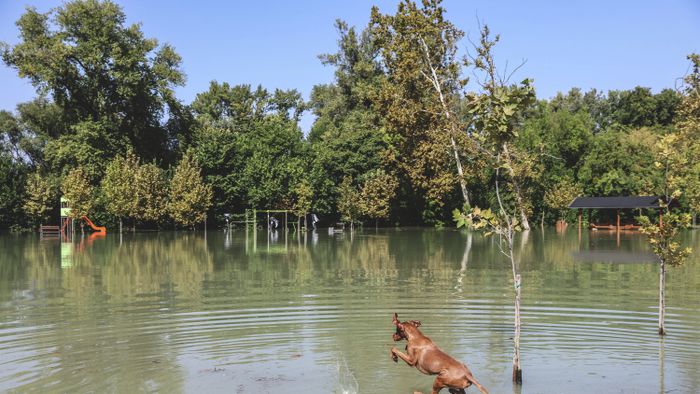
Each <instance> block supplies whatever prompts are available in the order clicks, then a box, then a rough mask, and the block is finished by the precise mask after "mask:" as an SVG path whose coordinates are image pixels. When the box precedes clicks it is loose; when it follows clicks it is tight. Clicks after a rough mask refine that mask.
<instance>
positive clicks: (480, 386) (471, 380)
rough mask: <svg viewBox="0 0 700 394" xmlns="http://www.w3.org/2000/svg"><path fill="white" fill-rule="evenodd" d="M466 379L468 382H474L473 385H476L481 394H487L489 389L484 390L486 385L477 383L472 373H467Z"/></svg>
mask: <svg viewBox="0 0 700 394" xmlns="http://www.w3.org/2000/svg"><path fill="white" fill-rule="evenodd" d="M467 380H469V381H470V382H472V383H473V384H474V386H476V388H478V389H479V391H481V393H482V394H489V391H488V390H486V387H484V386H482V385H481V383H479V381H478V380H476V378H475V377H474V375H472V374H467Z"/></svg>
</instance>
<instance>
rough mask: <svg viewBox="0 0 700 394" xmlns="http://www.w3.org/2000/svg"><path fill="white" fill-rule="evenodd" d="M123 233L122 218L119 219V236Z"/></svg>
mask: <svg viewBox="0 0 700 394" xmlns="http://www.w3.org/2000/svg"><path fill="white" fill-rule="evenodd" d="M121 233H122V218H121V216H120V217H119V234H121Z"/></svg>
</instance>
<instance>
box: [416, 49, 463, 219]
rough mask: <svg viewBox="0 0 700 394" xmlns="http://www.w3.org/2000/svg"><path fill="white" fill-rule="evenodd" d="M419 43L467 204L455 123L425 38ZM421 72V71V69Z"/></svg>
mask: <svg viewBox="0 0 700 394" xmlns="http://www.w3.org/2000/svg"><path fill="white" fill-rule="evenodd" d="M421 43H422V44H423V52H424V55H425V60H426V62H427V63H428V67H429V68H430V76H428V75H427V74H425V73H423V75H424V76H425V77H426V78H427V79H428V80H429V81H430V83H431V84H432V85H433V87H434V88H435V92H436V93H437V94H438V98H439V99H440V105H441V106H442V110H443V112H444V113H445V119H447V124H448V126H447V133H448V134H449V136H450V145H452V153H453V154H454V157H455V164H456V166H457V175H458V176H459V188H460V189H461V191H462V198H464V203H465V204H467V205H469V193H468V192H467V182H466V181H465V180H464V171H463V170H462V160H461V159H460V158H459V148H458V147H457V141H456V140H455V137H454V129H455V125H454V124H453V121H454V120H453V119H452V117H451V114H450V108H449V107H448V106H447V102H446V101H445V96H444V94H443V93H442V87H441V83H440V78H438V76H437V72H436V71H435V67H433V65H432V63H431V62H430V50H429V49H428V45H427V44H426V43H425V40H423V39H422V38H421ZM421 72H423V71H421Z"/></svg>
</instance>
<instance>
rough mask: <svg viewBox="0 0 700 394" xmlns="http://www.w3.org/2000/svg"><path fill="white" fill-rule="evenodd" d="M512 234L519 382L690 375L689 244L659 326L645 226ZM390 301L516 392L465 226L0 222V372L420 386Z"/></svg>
mask: <svg viewBox="0 0 700 394" xmlns="http://www.w3.org/2000/svg"><path fill="white" fill-rule="evenodd" d="M684 237H685V238H684V242H685V243H687V244H691V245H693V246H694V247H695V248H696V249H700V245H698V239H697V236H696V235H695V233H692V232H689V233H686V234H684ZM517 245H518V247H517V252H518V259H519V261H520V267H519V268H520V272H521V274H522V276H523V286H524V287H523V296H522V297H523V305H522V307H523V311H522V312H523V332H522V343H521V353H522V359H523V371H524V374H525V383H524V386H523V388H522V390H523V392H544V393H546V392H566V393H578V392H581V393H583V392H611V391H612V392H618V391H625V392H627V391H629V392H650V391H656V390H657V388H658V390H659V392H668V391H674V390H675V391H677V392H698V391H700V377H699V376H698V374H697V371H698V370H700V345H699V343H700V341H699V340H700V334H699V333H698V330H697V327H698V325H699V323H700V317H699V316H700V313H698V312H700V309H699V308H700V306H699V305H700V302H699V301H700V292H699V289H700V267H699V266H698V264H697V263H696V260H697V259H695V261H693V262H691V263H690V264H688V265H686V266H684V267H680V268H677V269H673V270H671V271H670V272H669V278H668V286H669V287H668V289H667V294H668V306H669V310H668V317H667V319H668V330H669V335H668V336H667V337H666V338H664V339H661V341H660V340H659V338H658V336H657V335H656V328H655V324H656V309H655V308H656V302H657V300H656V294H657V289H656V287H655V286H656V283H657V265H656V264H654V263H653V260H649V259H648V257H649V254H648V249H647V247H646V244H645V241H644V239H643V238H641V236H639V235H634V234H623V235H621V237H620V239H619V240H618V238H617V236H616V235H614V234H613V235H611V234H592V233H586V232H584V233H583V234H582V237H581V238H580V239H579V237H578V234H577V232H576V231H569V232H566V233H563V234H558V233H556V232H554V231H549V230H545V231H543V232H540V231H532V232H530V233H529V234H528V236H527V238H525V237H522V238H520V239H519V240H518V244H517ZM649 261H652V262H649ZM584 262H585V263H584ZM619 263H623V264H619ZM629 263H633V264H629ZM394 312H397V313H399V315H400V316H405V317H406V318H410V319H417V320H421V321H422V322H423V327H421V328H422V329H423V331H424V332H425V333H426V334H427V335H428V336H430V337H431V338H432V339H433V340H434V341H436V342H437V343H438V344H439V345H440V346H441V347H442V348H443V349H444V350H446V351H447V352H449V353H450V354H453V355H454V356H455V357H457V358H458V359H461V360H463V361H465V362H466V363H468V365H469V366H470V368H471V369H472V370H473V371H474V373H475V376H476V377H477V378H478V379H479V380H480V381H481V382H482V384H484V386H486V387H487V388H489V389H490V391H491V392H493V393H499V392H511V391H513V392H518V391H517V390H520V389H519V388H517V387H515V388H514V387H513V386H512V385H511V383H510V372H511V371H510V367H511V357H512V335H513V320H512V317H513V303H512V274H511V273H510V266H509V263H508V262H507V261H506V260H505V259H504V258H503V256H502V255H501V254H500V253H499V251H498V248H497V246H496V244H495V241H494V239H492V238H484V237H482V236H481V235H479V234H470V233H464V232H457V231H451V230H443V231H437V230H425V229H392V230H379V231H375V230H374V229H372V230H371V231H367V232H362V231H357V232H355V233H352V234H351V233H350V232H348V231H345V232H342V233H331V234H328V232H326V231H324V230H320V231H314V232H308V233H285V232H282V231H278V232H273V233H267V232H266V231H251V230H249V231H248V232H246V231H239V232H232V233H212V232H210V233H209V234H207V236H206V237H204V235H203V234H193V233H158V234H136V235H132V234H129V235H126V234H125V235H124V236H123V237H122V238H121V239H120V237H119V236H118V235H108V236H107V237H106V238H103V239H92V240H90V239H89V238H79V237H78V238H76V239H74V240H73V241H72V242H70V243H63V244H62V243H60V242H58V241H40V240H39V239H37V238H36V237H30V236H1V237H0V390H3V391H7V390H18V391H23V392H26V391H30V392H31V391H37V392H43V391H47V390H51V391H76V390H80V391H127V392H130V391H167V392H170V391H177V392H179V391H185V392H200V391H207V392H232V391H233V392H238V393H248V392H250V393H252V392H256V393H257V392H262V393H265V392H275V391H278V390H279V388H280V387H284V391H285V392H291V393H326V392H338V393H341V392H348V393H351V392H362V393H380V392H387V390H388V391H390V392H413V390H415V391H423V392H429V391H430V386H431V382H432V379H431V378H430V377H427V376H424V375H421V374H420V373H418V372H417V371H416V370H414V369H411V368H408V367H407V366H405V365H402V364H394V363H393V362H391V361H390V359H389V349H390V348H391V346H392V345H394V344H393V342H392V341H391V332H392V329H391V315H392V314H393V313H394ZM584 383H585V384H584Z"/></svg>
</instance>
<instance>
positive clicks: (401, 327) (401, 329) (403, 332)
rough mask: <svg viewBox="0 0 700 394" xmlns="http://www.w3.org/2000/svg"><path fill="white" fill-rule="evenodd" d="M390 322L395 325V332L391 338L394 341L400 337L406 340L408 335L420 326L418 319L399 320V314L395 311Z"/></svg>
mask: <svg viewBox="0 0 700 394" xmlns="http://www.w3.org/2000/svg"><path fill="white" fill-rule="evenodd" d="M391 322H392V323H394V325H395V326H396V332H395V333H394V334H393V335H392V338H393V339H394V341H396V342H398V341H400V340H402V339H406V340H408V336H409V335H410V334H412V333H413V331H414V330H417V329H418V327H420V321H418V320H408V321H405V322H401V321H399V315H398V314H396V313H394V318H393V319H392V320H391Z"/></svg>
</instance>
